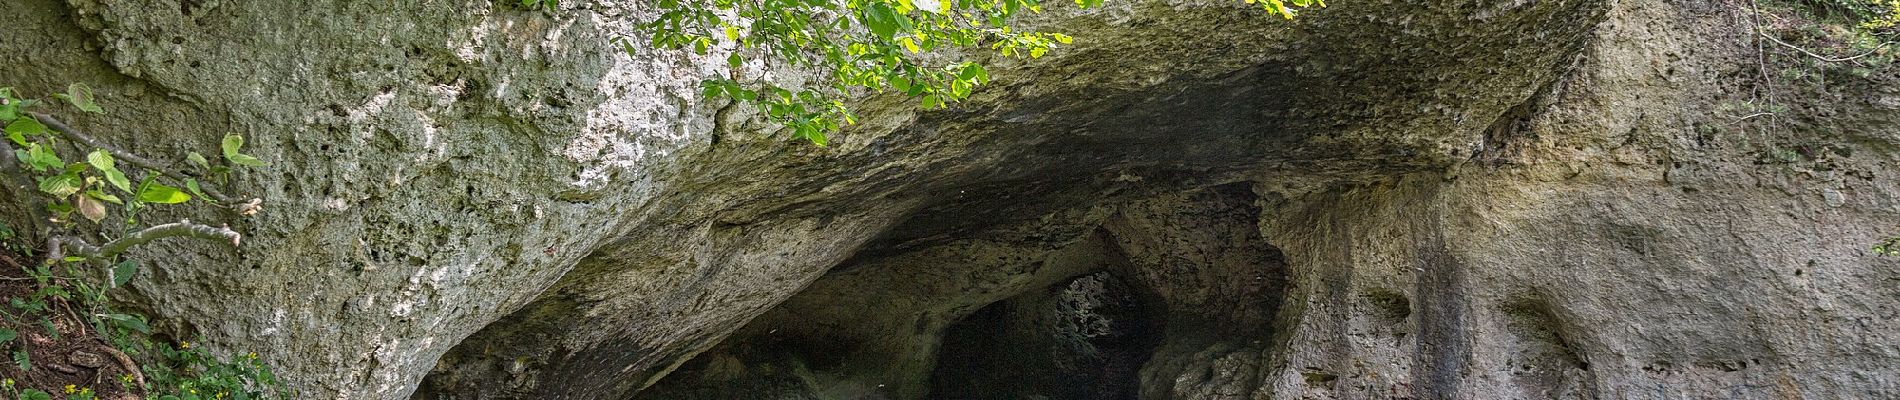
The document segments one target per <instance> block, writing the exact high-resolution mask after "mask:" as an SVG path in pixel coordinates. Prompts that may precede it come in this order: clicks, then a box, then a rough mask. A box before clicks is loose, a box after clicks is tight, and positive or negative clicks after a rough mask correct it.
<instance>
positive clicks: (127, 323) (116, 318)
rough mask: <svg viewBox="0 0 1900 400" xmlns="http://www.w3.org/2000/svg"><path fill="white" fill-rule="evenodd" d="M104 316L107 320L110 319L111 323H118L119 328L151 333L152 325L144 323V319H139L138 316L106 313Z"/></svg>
mask: <svg viewBox="0 0 1900 400" xmlns="http://www.w3.org/2000/svg"><path fill="white" fill-rule="evenodd" d="M105 317H106V319H107V320H110V321H112V324H113V325H118V326H119V327H121V328H125V329H131V330H135V331H139V333H146V334H149V333H152V327H151V326H149V325H146V324H145V320H143V319H139V317H135V316H131V315H125V314H106V315H105Z"/></svg>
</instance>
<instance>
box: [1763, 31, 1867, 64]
mask: <svg viewBox="0 0 1900 400" xmlns="http://www.w3.org/2000/svg"><path fill="white" fill-rule="evenodd" d="M1755 33H1756V34H1759V35H1761V37H1763V38H1767V39H1768V40H1769V41H1772V42H1775V44H1779V45H1781V46H1782V47H1787V48H1790V49H1794V50H1795V51H1799V52H1801V54H1807V55H1808V56H1809V57H1814V58H1815V59H1819V60H1821V61H1826V62H1843V61H1854V60H1857V59H1860V58H1861V57H1866V56H1870V55H1873V54H1874V53H1878V52H1880V49H1882V48H1885V47H1887V45H1890V44H1893V43H1894V42H1886V43H1881V44H1880V45H1879V46H1874V49H1873V50H1868V51H1867V52H1866V53H1860V55H1857V56H1853V57H1845V58H1833V57H1828V56H1824V55H1820V54H1814V52H1812V51H1808V49H1804V48H1801V46H1796V45H1792V44H1788V42H1783V41H1781V39H1780V38H1776V37H1775V36H1774V35H1769V34H1768V33H1767V32H1760V31H1757V32H1755Z"/></svg>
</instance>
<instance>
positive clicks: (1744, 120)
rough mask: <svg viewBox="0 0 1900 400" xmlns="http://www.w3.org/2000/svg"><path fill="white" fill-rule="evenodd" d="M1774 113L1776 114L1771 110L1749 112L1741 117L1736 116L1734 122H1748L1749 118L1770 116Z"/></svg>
mask: <svg viewBox="0 0 1900 400" xmlns="http://www.w3.org/2000/svg"><path fill="white" fill-rule="evenodd" d="M1774 115H1775V113H1771V112H1758V113H1754V114H1748V115H1743V116H1742V117H1741V118H1736V119H1735V122H1733V123H1735V124H1739V123H1742V122H1746V121H1748V120H1751V119H1755V117H1769V116H1774Z"/></svg>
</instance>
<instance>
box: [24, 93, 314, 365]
mask: <svg viewBox="0 0 1900 400" xmlns="http://www.w3.org/2000/svg"><path fill="white" fill-rule="evenodd" d="M51 97H52V98H54V99H59V100H63V101H64V102H66V103H68V104H69V105H71V106H72V107H73V108H74V109H77V110H78V111H80V112H84V113H93V114H103V113H105V109H104V108H103V107H101V106H100V105H99V104H98V103H97V100H96V96H95V94H94V92H93V90H92V89H91V88H89V87H86V86H85V85H83V84H73V85H71V86H69V87H68V88H67V91H66V92H65V93H59V94H55V95H53V96H51ZM48 104H49V101H47V100H41V99H23V98H19V97H16V95H15V93H14V91H13V90H12V89H11V88H5V87H0V126H4V127H5V133H6V136H7V140H8V141H9V142H10V145H9V147H11V148H12V149H13V154H14V158H15V159H16V160H17V161H18V162H19V166H20V167H21V168H22V170H24V171H26V172H27V173H28V174H29V175H31V176H30V177H23V178H32V179H34V181H35V183H36V184H37V188H38V192H39V194H41V195H43V196H44V197H45V198H47V199H48V200H50V201H49V202H48V205H47V210H46V211H47V212H48V213H49V214H50V215H51V217H52V218H48V219H47V220H48V221H50V222H51V223H52V224H53V225H56V226H54V227H53V228H55V229H57V230H58V231H70V230H74V229H75V228H77V225H79V224H80V222H79V221H78V220H75V219H73V218H70V217H71V215H72V214H75V213H76V214H79V215H80V216H81V217H83V218H84V219H85V220H88V221H91V223H93V224H96V225H99V226H98V228H102V229H97V231H102V232H110V230H109V229H103V228H107V227H108V225H111V224H109V223H108V222H107V221H105V220H106V217H107V216H108V215H109V214H110V213H111V211H110V210H108V209H107V207H106V205H107V204H113V205H118V206H120V211H121V215H122V217H123V221H124V222H123V223H122V224H118V227H120V228H124V229H126V230H128V231H129V230H130V228H131V227H135V226H137V225H138V218H137V215H138V212H139V211H140V210H142V209H144V208H146V207H150V206H152V205H161V204H183V203H188V202H191V201H192V200H200V201H201V202H210V203H215V202H217V200H214V198H213V197H212V196H208V195H207V194H206V193H205V192H204V189H203V187H201V183H200V182H199V181H198V178H208V179H214V180H217V181H220V182H222V181H224V180H226V179H228V175H229V173H230V172H231V171H232V169H233V168H237V167H261V166H265V165H266V164H265V163H264V162H263V161H262V160H259V159H258V158H257V157H254V156H251V155H249V154H245V153H243V152H242V150H243V146H244V138H243V137H242V136H239V135H236V134H227V135H225V136H224V138H223V139H222V140H221V141H220V146H219V147H220V150H221V152H220V154H221V155H222V157H220V158H219V160H220V161H219V162H217V163H213V162H212V160H210V159H207V158H206V157H204V156H203V155H200V154H198V153H191V154H190V155H189V156H188V157H187V159H188V161H189V163H190V164H191V165H192V166H194V167H196V168H197V169H196V170H193V171H191V172H190V173H189V175H187V174H186V173H181V172H176V171H159V170H154V169H153V168H158V167H153V166H152V165H151V164H150V162H134V163H132V164H142V165H138V166H137V169H136V170H135V169H133V168H134V166H132V165H127V163H126V162H125V161H128V160H138V159H139V158H138V157H135V156H131V155H129V154H116V155H115V154H114V152H113V151H112V150H109V149H106V148H99V147H95V146H96V144H95V143H94V142H92V141H91V139H89V138H86V137H84V136H83V135H82V134H81V133H78V132H76V131H72V130H71V128H70V127H64V126H63V125H61V123H59V122H55V121H53V120H51V119H50V118H51V117H50V116H46V115H45V114H39V113H38V112H39V111H37V110H38V109H39V108H42V107H45V106H46V105H48ZM63 148H76V149H78V151H79V153H78V154H83V156H71V157H70V159H71V160H72V161H69V156H70V153H69V155H62V154H60V153H61V150H60V149H63ZM128 157H129V158H128ZM135 181H136V182H137V183H136V184H135V183H134V182H135ZM180 186H182V188H181V187H180ZM56 232H57V231H56ZM108 236H109V235H108ZM127 236H133V235H132V234H127ZM108 238H110V237H108ZM14 239H16V237H15V236H14V235H13V233H12V230H11V229H9V228H7V227H4V226H0V243H5V244H6V250H8V251H12V252H15V253H21V254H25V253H27V252H28V251H30V247H28V246H20V245H18V244H16V243H13V242H14V241H15V240H14ZM48 251H49V252H50V251H52V249H48ZM101 254H103V253H101ZM111 261H113V260H88V259H86V258H84V257H77V256H66V257H53V258H50V259H48V260H46V262H43V263H39V264H37V265H31V266H22V267H23V269H24V270H25V272H26V274H27V276H28V277H30V279H31V280H32V283H33V284H34V285H35V286H34V287H37V288H39V289H38V290H37V291H34V292H33V293H30V294H29V295H26V296H18V297H9V298H6V299H4V300H5V302H6V304H5V305H4V306H0V350H5V349H12V350H11V351H10V352H8V353H9V356H10V357H9V358H10V361H11V362H13V363H14V364H15V365H17V366H19V367H20V369H22V370H30V369H31V368H33V361H34V360H32V357H31V354H30V353H29V352H27V351H26V350H27V348H26V347H25V346H26V344H24V343H23V342H22V341H19V340H18V338H19V337H20V333H21V332H20V331H18V330H15V329H13V328H19V327H22V326H26V327H35V326H36V327H37V329H43V330H44V333H45V336H48V337H52V338H54V339H57V338H58V337H59V335H60V330H59V329H58V328H57V327H56V326H55V324H54V323H53V319H54V318H58V316H60V315H61V314H59V312H58V311H57V310H61V309H64V310H66V311H68V313H66V314H64V315H71V316H74V317H75V318H80V319H83V320H84V321H82V322H85V323H86V325H90V326H91V328H92V332H94V333H97V334H98V335H100V336H102V337H104V338H106V339H107V340H108V341H110V342H111V343H112V344H113V345H114V348H115V349H118V350H120V351H123V352H125V353H129V354H132V355H135V356H140V357H141V358H142V359H143V360H145V361H146V365H145V366H144V368H142V369H143V370H144V371H143V373H142V375H144V376H150V377H152V378H153V379H152V380H151V381H149V382H143V383H145V385H144V386H143V387H138V388H137V389H138V390H139V391H140V392H143V393H146V394H148V395H150V397H149V398H154V399H180V400H193V399H252V398H264V397H269V396H272V395H276V396H278V397H287V396H283V394H282V393H273V390H274V388H275V387H277V382H276V378H275V377H274V376H272V375H271V373H270V371H269V368H267V367H266V366H265V365H264V364H263V363H261V362H259V361H258V360H257V356H256V354H255V353H253V354H249V355H247V356H245V357H242V358H241V359H238V360H235V361H224V360H221V359H219V358H217V357H214V356H212V355H210V354H208V353H205V352H204V351H203V350H202V349H191V348H190V346H189V345H188V344H181V345H180V346H178V347H176V348H174V347H172V346H170V345H168V344H164V343H157V342H154V341H153V340H152V339H151V335H152V329H151V326H150V325H149V323H148V322H147V321H146V319H145V317H143V316H139V315H135V314H125V313H119V312H115V311H113V310H112V309H111V308H110V306H109V304H108V301H107V297H106V293H107V291H108V290H110V289H113V288H118V287H122V286H125V285H126V284H127V283H129V281H130V280H131V279H132V278H133V277H134V276H135V275H137V272H138V265H139V264H138V263H137V262H134V261H131V260H124V261H120V262H118V263H116V264H112V263H111ZM88 265H100V266H106V265H110V268H109V269H105V270H91V269H87V268H85V267H86V266H88ZM100 278H104V279H100ZM124 378H125V379H124V380H123V382H121V383H122V384H124V385H127V386H128V387H131V386H135V383H138V382H139V381H138V380H135V379H133V376H132V375H127V376H125V377H124ZM0 383H4V385H3V386H4V388H0V393H6V394H7V395H10V396H13V397H15V398H46V399H51V398H52V397H50V396H51V394H49V393H47V392H45V391H41V390H36V389H30V388H19V389H16V388H14V382H12V381H10V380H9V381H5V382H0ZM65 394H66V398H67V399H91V398H92V397H93V391H92V389H90V388H83V387H74V386H68V387H66V388H65Z"/></svg>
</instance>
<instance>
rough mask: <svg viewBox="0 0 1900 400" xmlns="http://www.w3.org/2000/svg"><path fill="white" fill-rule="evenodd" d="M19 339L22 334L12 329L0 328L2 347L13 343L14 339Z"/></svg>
mask: <svg viewBox="0 0 1900 400" xmlns="http://www.w3.org/2000/svg"><path fill="white" fill-rule="evenodd" d="M17 337H20V332H17V331H14V330H12V329H7V328H0V345H4V344H7V342H11V341H13V339H14V338H17Z"/></svg>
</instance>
